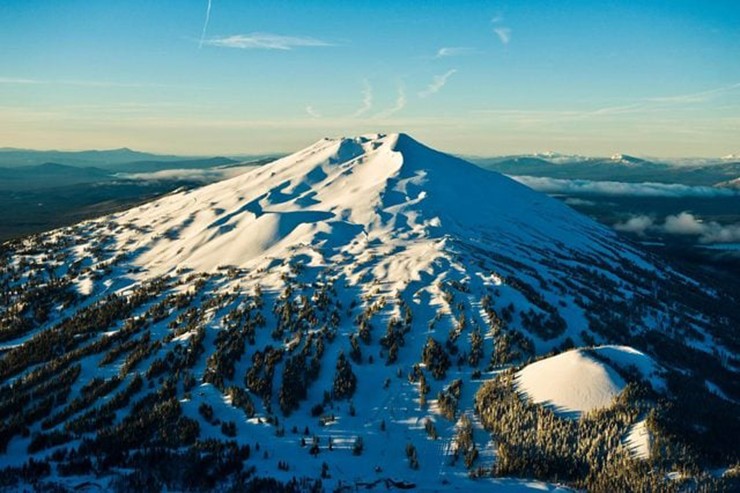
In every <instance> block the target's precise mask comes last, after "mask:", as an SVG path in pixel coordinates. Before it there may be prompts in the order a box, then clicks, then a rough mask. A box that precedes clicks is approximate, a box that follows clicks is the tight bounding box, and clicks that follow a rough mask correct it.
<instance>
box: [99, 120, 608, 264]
mask: <svg viewBox="0 0 740 493" xmlns="http://www.w3.org/2000/svg"><path fill="white" fill-rule="evenodd" d="M462 190H465V193H460V191H462ZM471 210H476V211H478V213H476V214H471V213H470V211H471ZM111 219H114V220H115V221H116V222H117V223H118V224H124V225H126V226H127V227H128V231H127V232H126V233H125V234H123V235H120V236H119V237H118V243H119V248H120V249H122V250H133V251H136V252H137V258H136V265H138V266H140V267H142V268H144V269H146V270H148V271H149V273H151V274H163V273H166V272H170V271H173V270H175V269H177V268H179V267H189V268H193V269H195V270H201V271H212V270H214V269H216V268H217V267H219V266H225V265H231V266H239V267H249V266H253V265H254V264H255V263H259V262H260V261H262V260H264V257H265V256H273V257H285V256H286V254H287V251H288V250H289V249H290V248H292V247H294V246H295V245H308V246H311V247H314V248H337V247H339V248H343V249H345V250H349V249H350V246H351V245H352V244H355V245H358V244H360V245H361V244H368V243H370V242H372V241H381V242H383V243H385V244H388V245H390V246H395V245H398V244H400V243H401V242H404V243H409V240H411V239H414V240H415V241H416V242H419V241H422V240H427V239H431V238H441V237H443V236H444V235H445V234H451V233H457V232H462V233H463V234H466V235H467V234H469V233H468V232H469V231H470V230H471V228H473V227H481V226H484V227H485V229H486V230H489V231H490V232H491V233H492V234H497V233H499V232H502V231H511V230H512V225H514V223H517V224H520V223H523V224H526V225H527V228H520V229H521V237H522V238H521V239H522V240H523V241H533V239H534V238H533V236H534V232H538V233H539V234H540V235H542V234H545V235H547V236H551V237H554V238H558V239H565V238H570V240H569V242H570V243H572V244H574V245H575V246H578V245H579V244H580V245H581V246H584V245H585V244H588V245H589V246H591V247H593V242H592V241H591V240H590V239H588V240H587V239H586V238H585V235H586V234H587V233H588V232H592V231H593V229H594V228H598V226H596V225H595V223H593V222H591V221H589V220H587V219H585V218H583V217H582V216H580V215H578V214H576V213H574V212H573V211H571V210H570V209H569V208H567V207H565V206H563V205H562V204H560V203H559V202H558V201H556V200H554V199H550V198H548V197H545V196H544V195H542V194H539V193H536V192H533V191H531V190H530V189H528V188H526V187H524V186H522V185H520V184H518V183H516V182H514V181H513V180H510V179H508V178H506V177H504V176H502V175H499V174H497V173H492V172H489V171H485V170H482V169H480V168H478V167H476V166H474V165H472V164H470V163H467V162H465V161H462V160H459V159H457V158H454V157H452V156H448V155H445V154H441V153H438V152H436V151H433V150H431V149H429V148H426V147H424V146H423V145H421V144H419V143H418V142H416V141H414V140H413V139H411V138H410V137H408V136H406V135H404V134H400V135H399V134H395V135H380V136H365V137H358V138H354V139H323V140H321V141H319V142H317V143H316V144H314V145H313V146H310V147H309V148H307V149H305V150H303V151H300V152H298V153H295V154H293V155H290V156H287V157H285V158H283V159H280V160H278V161H275V162H273V163H271V164H269V165H266V166H263V167H260V168H257V169H254V170H252V171H248V172H246V173H244V174H242V175H240V176H237V177H235V178H232V179H228V180H225V181H222V182H218V183H215V184H212V185H209V186H206V187H202V188H200V189H197V190H194V191H183V192H180V193H175V194H172V195H170V196H167V197H164V198H162V199H161V200H158V201H156V202H153V203H149V204H146V205H143V206H141V207H137V208H134V209H131V210H129V211H127V212H123V213H120V214H117V215H114V216H112V217H111V218H106V220H111ZM142 231H149V233H148V234H147V233H143V234H142ZM132 239H133V241H130V240H132ZM579 240H580V241H579ZM419 248H420V249H423V248H424V246H421V245H420V246H419ZM428 258H429V257H428V256H427V257H418V258H416V259H415V260H414V262H412V264H413V265H411V264H409V265H407V266H405V267H401V268H402V269H407V268H409V269H411V270H413V271H419V270H423V269H424V266H425V265H426V262H425V260H427V259H428Z"/></svg>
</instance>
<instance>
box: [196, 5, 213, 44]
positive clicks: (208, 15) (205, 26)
mask: <svg viewBox="0 0 740 493" xmlns="http://www.w3.org/2000/svg"><path fill="white" fill-rule="evenodd" d="M210 20H211V0H208V6H207V7H206V20H205V21H204V22H203V32H201V34H200V43H198V48H203V41H204V40H205V39H206V31H207V30H208V21H210Z"/></svg>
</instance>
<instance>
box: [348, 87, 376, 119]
mask: <svg viewBox="0 0 740 493" xmlns="http://www.w3.org/2000/svg"><path fill="white" fill-rule="evenodd" d="M372 107H373V87H372V86H371V85H370V82H368V80H367V79H365V80H363V81H362V106H360V107H359V108H358V109H357V111H355V112H354V114H353V115H352V116H353V117H355V118H357V117H358V116H362V115H364V114H365V113H367V112H368V111H370V110H371V109H372Z"/></svg>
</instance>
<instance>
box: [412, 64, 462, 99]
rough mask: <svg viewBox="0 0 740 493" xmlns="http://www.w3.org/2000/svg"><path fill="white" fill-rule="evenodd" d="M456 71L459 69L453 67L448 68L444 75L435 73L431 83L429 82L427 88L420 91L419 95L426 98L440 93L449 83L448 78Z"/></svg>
mask: <svg viewBox="0 0 740 493" xmlns="http://www.w3.org/2000/svg"><path fill="white" fill-rule="evenodd" d="M455 72H457V69H454V68H453V69H452V70H448V71H447V72H445V73H444V74H442V75H435V76H434V78H433V79H432V82H431V84H429V86H428V87H427V88H426V89H424V90H423V91H421V92H420V93H419V97H420V98H426V97H429V96H431V95H432V94H436V93H438V92H439V91H440V90H442V88H443V87H444V86H445V85H446V84H447V80H448V79H449V78H450V77H452V75H453V74H455Z"/></svg>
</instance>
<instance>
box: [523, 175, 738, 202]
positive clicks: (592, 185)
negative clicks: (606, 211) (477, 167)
mask: <svg viewBox="0 0 740 493" xmlns="http://www.w3.org/2000/svg"><path fill="white" fill-rule="evenodd" d="M511 178H513V179H514V180H516V181H518V182H519V183H522V184H524V185H526V186H528V187H529V188H533V189H535V190H538V191H540V192H546V193H562V194H573V195H619V196H636V197H731V196H736V195H739V194H738V193H737V191H735V190H730V189H722V188H714V187H698V186H697V187H692V186H689V185H678V184H674V183H625V182H619V181H592V180H565V179H560V178H546V177H541V176H511ZM739 196H740V195H739Z"/></svg>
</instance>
